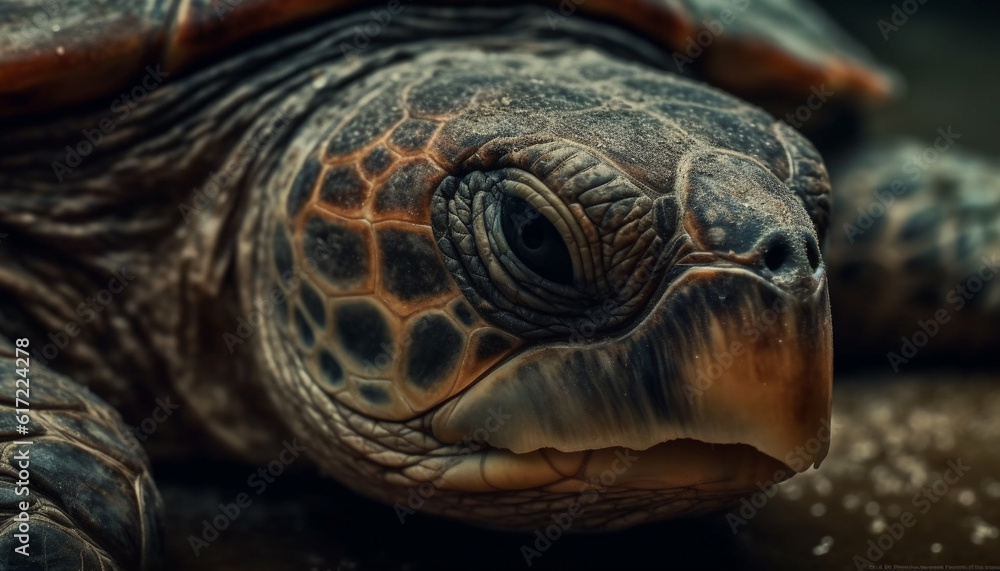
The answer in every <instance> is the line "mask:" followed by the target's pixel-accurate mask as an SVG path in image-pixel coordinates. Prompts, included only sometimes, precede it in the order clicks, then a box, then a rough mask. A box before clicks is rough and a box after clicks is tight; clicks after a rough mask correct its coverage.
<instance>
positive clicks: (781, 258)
mask: <svg viewBox="0 0 1000 571" xmlns="http://www.w3.org/2000/svg"><path fill="white" fill-rule="evenodd" d="M791 257H792V249H791V248H789V247H788V242H787V241H786V240H784V239H782V238H778V239H777V240H773V241H772V242H771V243H770V244H769V245H768V246H767V251H766V252H765V253H764V265H766V266H767V269H769V270H771V271H772V272H778V270H779V269H781V268H782V267H783V266H784V265H785V264H787V263H788V261H789V259H790V258H791Z"/></svg>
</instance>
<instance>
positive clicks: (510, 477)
mask: <svg viewBox="0 0 1000 571" xmlns="http://www.w3.org/2000/svg"><path fill="white" fill-rule="evenodd" d="M794 473H795V471H794V470H792V469H791V468H789V467H788V466H786V465H785V464H783V463H781V462H779V461H778V460H775V459H774V458H771V457H770V456H767V455H765V454H763V453H761V452H758V451H757V450H756V449H754V448H753V447H751V446H747V445H745V444H710V443H705V442H700V441H696V440H688V439H682V440H673V441H669V442H664V443H661V444H657V445H655V446H653V447H651V448H648V449H646V450H641V451H635V450H628V449H625V448H605V449H600V450H589V451H580V452H569V453H567V452H559V451H557V450H553V449H543V450H536V451H534V452H529V453H525V454H514V453H512V452H509V451H506V450H499V449H489V450H486V451H482V452H480V453H477V454H472V455H469V456H467V457H465V458H464V459H462V460H460V461H458V462H457V463H455V464H454V465H452V466H450V467H449V468H447V469H445V470H444V471H443V472H442V473H441V475H440V478H439V479H438V480H437V481H436V482H435V483H434V489H435V493H434V495H433V496H432V497H428V498H426V509H427V511H429V512H432V513H438V514H441V515H446V516H451V517H457V518H459V519H463V520H467V521H471V522H473V523H478V524H480V525H485V526H488V527H493V528H502V529H509V530H525V531H530V530H532V529H537V528H539V527H544V526H548V525H550V524H552V523H553V522H556V523H559V524H560V525H561V526H562V527H564V528H566V527H567V525H569V526H570V527H571V528H572V529H571V531H578V532H588V531H591V532H594V531H614V530H618V529H624V528H627V527H630V526H633V525H636V524H640V523H646V522H651V521H657V520H662V519H669V518H672V517H678V516H688V515H697V514H703V513H709V512H713V511H717V510H719V509H723V508H725V507H726V506H728V505H731V504H733V503H735V502H736V501H738V499H739V498H740V497H741V496H744V495H746V494H747V493H750V492H753V491H756V490H759V489H767V488H768V487H770V486H771V485H773V484H776V483H778V482H780V481H782V480H784V479H787V478H788V477H790V476H791V475H793V474H794ZM567 522H570V524H567Z"/></svg>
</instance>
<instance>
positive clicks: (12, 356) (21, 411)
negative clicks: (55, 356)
mask: <svg viewBox="0 0 1000 571" xmlns="http://www.w3.org/2000/svg"><path fill="white" fill-rule="evenodd" d="M22 344H24V342H22ZM16 349H17V348H16V347H15V346H14V344H13V343H11V342H10V341H8V340H7V339H5V338H3V337H0V459H2V460H0V568H2V569H11V570H13V569H23V570H27V569H46V570H52V571H55V570H67V571H68V570H74V571H76V570H80V569H86V570H88V571H89V570H92V569H94V570H102V571H104V570H111V569H115V570H118V569H121V570H132V569H142V570H146V569H152V568H154V566H155V561H156V559H157V558H158V557H159V551H160V513H161V510H162V504H161V500H160V497H159V494H158V492H157V491H156V488H155V487H154V485H153V480H152V478H151V476H150V471H149V460H148V458H147V457H146V454H145V452H143V450H142V448H141V447H140V446H139V444H138V443H137V442H136V441H135V438H134V437H133V436H132V435H131V434H130V433H129V432H128V430H127V428H126V427H125V425H124V424H123V423H122V421H121V417H119V415H118V413H117V412H115V411H114V410H113V409H112V408H111V407H110V406H109V405H108V404H107V403H105V402H104V401H103V400H101V399H100V398H98V397H97V395H95V394H93V393H92V392H90V391H89V390H88V389H86V388H85V387H83V386H81V385H79V384H77V383H74V382H73V381H71V380H70V379H68V378H67V377H64V376H62V375H60V374H57V373H54V372H52V371H50V370H48V369H46V368H44V367H42V366H40V365H37V364H34V363H32V362H31V361H29V360H26V354H25V353H24V352H23V351H22V352H18V351H16ZM18 359H20V360H18ZM25 365H27V366H25ZM18 398H19V399H20V401H17V400H16V399H18ZM22 432H24V433H22Z"/></svg>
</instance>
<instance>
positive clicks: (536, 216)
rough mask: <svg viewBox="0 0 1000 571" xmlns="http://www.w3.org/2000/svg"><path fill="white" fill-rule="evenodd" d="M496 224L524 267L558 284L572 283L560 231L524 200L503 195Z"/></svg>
mask: <svg viewBox="0 0 1000 571" xmlns="http://www.w3.org/2000/svg"><path fill="white" fill-rule="evenodd" d="M501 214H502V215H501V217H500V224H501V227H502V229H503V235H504V238H506V240H507V245H508V246H510V249H511V251H512V252H513V253H514V255H515V256H517V258H518V259H519V260H520V261H521V263H523V264H524V265H525V266H526V267H527V268H528V269H530V270H531V271H533V272H535V273H536V274H538V275H539V276H541V277H543V278H545V279H547V280H550V281H553V282H557V283H561V284H567V285H572V283H573V261H572V260H571V259H570V256H569V250H568V249H567V248H566V242H565V241H564V240H563V237H562V235H561V234H560V233H559V231H558V230H556V227H555V226H553V225H552V222H549V220H548V219H547V218H546V217H545V216H544V215H542V213H541V212H539V211H538V210H537V209H536V208H535V207H534V206H532V205H530V204H528V202H527V201H525V200H523V199H521V198H517V197H515V196H510V195H505V196H504V197H503V205H502V210H501Z"/></svg>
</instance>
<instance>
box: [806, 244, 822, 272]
mask: <svg viewBox="0 0 1000 571" xmlns="http://www.w3.org/2000/svg"><path fill="white" fill-rule="evenodd" d="M806 257H807V258H808V259H809V267H810V268H812V271H814V272H815V271H816V270H817V269H818V268H819V246H818V245H817V244H816V240H815V239H813V237H812V236H806Z"/></svg>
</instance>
